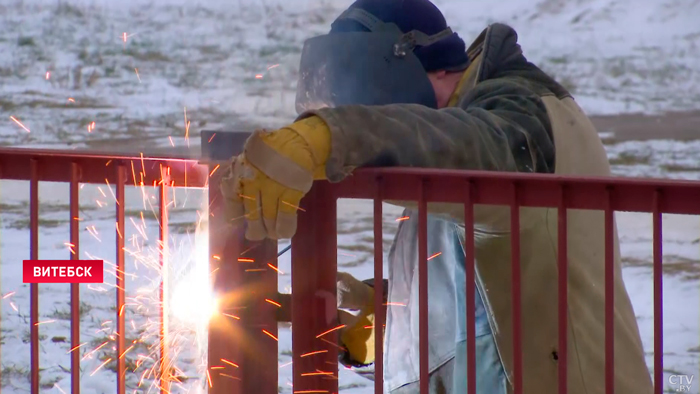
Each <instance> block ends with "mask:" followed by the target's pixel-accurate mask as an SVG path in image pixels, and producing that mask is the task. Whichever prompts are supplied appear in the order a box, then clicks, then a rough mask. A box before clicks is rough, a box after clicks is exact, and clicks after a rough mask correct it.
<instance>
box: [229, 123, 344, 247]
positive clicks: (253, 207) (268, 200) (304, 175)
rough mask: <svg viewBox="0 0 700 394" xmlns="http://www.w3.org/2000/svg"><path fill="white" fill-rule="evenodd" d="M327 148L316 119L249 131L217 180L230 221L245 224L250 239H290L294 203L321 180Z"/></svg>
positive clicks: (294, 222)
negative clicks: (237, 153) (248, 136)
mask: <svg viewBox="0 0 700 394" xmlns="http://www.w3.org/2000/svg"><path fill="white" fill-rule="evenodd" d="M330 149H331V137H330V130H329V129H328V126H326V124H325V123H324V122H323V121H322V120H321V119H320V118H318V117H316V116H312V117H309V118H306V119H303V120H300V121H298V122H295V123H293V124H291V125H289V126H287V127H284V128H282V129H279V130H277V131H272V132H269V131H256V132H255V133H253V135H252V136H250V138H248V141H246V144H245V147H244V150H243V153H242V154H241V155H239V156H237V157H234V158H233V160H232V162H231V166H230V168H228V169H227V172H226V173H225V174H224V176H223V177H222V180H221V191H222V194H223V196H224V199H225V200H226V208H227V213H226V214H227V216H228V218H229V220H231V221H232V223H233V224H238V223H243V221H244V220H245V221H246V222H247V223H248V228H247V229H246V233H245V236H246V238H247V239H249V240H251V241H259V240H262V239H265V238H272V239H280V238H291V237H292V236H293V235H294V233H295V232H296V228H297V216H296V214H297V210H298V209H299V201H301V199H302V197H304V195H305V194H306V193H307V192H308V191H309V189H310V188H311V185H312V183H313V180H314V179H325V178H326V173H325V167H326V161H327V160H328V157H329V156H330Z"/></svg>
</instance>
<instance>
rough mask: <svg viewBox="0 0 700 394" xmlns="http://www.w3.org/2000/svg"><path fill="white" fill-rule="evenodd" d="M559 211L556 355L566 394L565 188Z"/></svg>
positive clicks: (566, 271) (567, 269)
mask: <svg viewBox="0 0 700 394" xmlns="http://www.w3.org/2000/svg"><path fill="white" fill-rule="evenodd" d="M559 193H560V196H559V209H558V211H557V249H558V254H557V268H558V278H557V279H558V282H559V284H558V286H557V291H558V293H559V294H558V296H557V298H558V313H557V315H558V317H559V337H558V338H559V349H558V354H557V362H558V364H557V367H558V369H559V371H558V372H559V394H566V392H567V383H568V374H567V370H568V369H567V368H568V363H567V361H568V358H567V354H568V348H567V344H568V342H567V341H568V339H569V338H568V328H569V319H568V315H569V310H568V300H569V287H568V286H569V263H568V256H569V252H568V235H567V226H568V220H567V219H568V218H567V209H566V187H565V186H564V185H562V186H561V188H560V191H559Z"/></svg>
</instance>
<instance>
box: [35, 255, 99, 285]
mask: <svg viewBox="0 0 700 394" xmlns="http://www.w3.org/2000/svg"><path fill="white" fill-rule="evenodd" d="M103 281H104V263H103V261H102V260H24V262H23V266H22V282H24V283H102V282H103Z"/></svg>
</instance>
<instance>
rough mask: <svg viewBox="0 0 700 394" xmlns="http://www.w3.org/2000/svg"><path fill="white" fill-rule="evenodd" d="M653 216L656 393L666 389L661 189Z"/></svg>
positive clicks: (657, 193) (655, 200)
mask: <svg viewBox="0 0 700 394" xmlns="http://www.w3.org/2000/svg"><path fill="white" fill-rule="evenodd" d="M653 204H654V206H653V207H652V217H653V226H654V393H655V394H662V393H663V390H664V334H663V327H664V312H663V294H664V293H663V284H664V279H663V266H662V265H661V264H662V263H663V243H664V242H663V233H662V217H661V212H662V211H661V191H660V190H656V191H655V192H654V202H653Z"/></svg>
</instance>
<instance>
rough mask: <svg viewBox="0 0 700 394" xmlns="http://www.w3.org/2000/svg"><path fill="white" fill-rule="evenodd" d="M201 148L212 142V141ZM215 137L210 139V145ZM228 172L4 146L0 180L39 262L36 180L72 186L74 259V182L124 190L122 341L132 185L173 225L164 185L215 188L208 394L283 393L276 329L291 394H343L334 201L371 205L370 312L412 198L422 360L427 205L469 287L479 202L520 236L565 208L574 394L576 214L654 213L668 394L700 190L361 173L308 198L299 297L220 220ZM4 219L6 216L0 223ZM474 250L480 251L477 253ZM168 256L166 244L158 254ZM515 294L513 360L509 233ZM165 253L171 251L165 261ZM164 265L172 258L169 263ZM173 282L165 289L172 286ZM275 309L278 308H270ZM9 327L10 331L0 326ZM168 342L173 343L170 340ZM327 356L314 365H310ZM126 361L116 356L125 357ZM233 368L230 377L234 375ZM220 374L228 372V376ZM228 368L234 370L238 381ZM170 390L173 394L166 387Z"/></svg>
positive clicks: (609, 262)
mask: <svg viewBox="0 0 700 394" xmlns="http://www.w3.org/2000/svg"><path fill="white" fill-rule="evenodd" d="M204 139H205V138H203V140H204ZM212 139H213V137H211V138H208V141H209V142H211V140H212ZM219 165H221V163H218V164H217V162H215V161H211V162H210V164H208V168H207V167H206V166H204V165H201V164H198V163H197V162H195V161H191V160H177V159H172V158H153V157H150V158H149V157H125V156H109V155H99V154H89V153H75V152H56V151H41V150H24V149H0V179H13V180H25V181H29V182H30V231H29V234H28V235H29V237H30V247H31V258H37V257H38V250H39V244H38V229H39V227H38V223H39V195H38V185H39V182H41V181H52V182H67V183H69V184H70V218H71V222H70V223H71V225H70V239H71V244H72V245H73V251H74V252H73V253H71V254H70V256H66V257H67V258H70V259H76V258H77V257H78V252H79V237H78V231H79V229H78V225H77V219H76V218H77V217H78V211H77V207H78V193H79V188H78V184H79V183H110V184H111V185H114V186H115V187H116V201H117V212H116V213H117V228H116V231H115V237H116V243H117V256H116V264H117V267H118V269H117V272H120V271H121V273H122V274H121V275H119V276H118V278H117V287H116V290H115V291H116V310H117V313H116V316H115V321H117V333H122V332H124V328H125V322H124V318H123V314H121V313H120V312H121V311H122V310H123V307H124V304H125V300H124V295H125V292H124V286H125V285H126V286H128V283H125V280H124V276H123V272H124V270H123V268H124V257H125V256H124V237H123V234H124V223H125V218H124V188H125V186H140V185H142V184H145V185H154V184H155V185H157V186H159V187H160V188H161V193H160V196H161V198H160V205H159V206H160V219H161V220H160V223H161V224H167V200H166V199H167V193H166V192H167V188H169V187H181V186H190V187H205V186H208V187H209V203H210V206H209V210H210V212H209V214H210V222H209V226H210V230H209V234H210V239H209V261H210V267H211V271H212V276H213V278H214V279H213V281H214V282H213V289H214V291H215V292H216V293H217V294H218V295H219V296H220V297H221V299H222V303H221V304H220V311H219V312H220V313H221V314H222V315H224V316H226V317H227V318H226V319H213V320H212V321H211V323H210V327H209V369H208V372H207V375H208V376H207V378H208V380H209V387H210V389H209V391H210V392H212V393H227V394H229V393H261V394H272V393H277V392H278V378H277V373H278V364H277V360H278V358H277V341H276V339H277V335H278V334H277V323H278V322H280V321H291V323H292V327H293V330H292V353H293V355H292V360H293V365H292V368H293V392H294V393H337V392H338V377H337V371H338V368H337V367H338V357H337V356H338V331H337V328H338V322H337V311H336V303H335V294H336V272H337V255H336V254H337V233H336V232H337V228H336V202H337V199H338V198H363V199H372V200H374V264H375V265H374V273H375V289H376V290H375V310H377V311H381V310H383V305H382V303H383V300H382V298H381V295H382V286H383V283H382V281H381V280H379V279H380V278H381V277H382V272H383V258H382V256H383V250H382V239H383V238H382V201H386V200H391V201H415V202H417V207H418V215H419V236H418V240H417V241H418V251H419V261H418V275H419V294H420V302H419V308H420V312H419V314H420V327H419V336H420V346H419V349H420V353H421V354H427V349H428V347H427V346H428V342H427V334H428V322H427V319H426V317H427V311H428V303H427V302H428V299H427V294H428V287H427V286H428V282H427V261H428V251H427V227H426V224H427V215H428V211H427V204H428V202H447V203H455V204H463V207H464V223H465V224H466V225H465V228H466V242H467V247H466V259H465V264H466V268H467V269H466V277H465V284H466V283H474V280H475V272H474V249H473V245H474V243H473V242H474V230H473V224H474V209H473V206H474V204H489V205H505V206H509V207H510V213H511V218H510V225H511V228H520V215H518V212H519V209H520V208H521V207H554V208H557V209H558V212H559V213H558V224H559V225H558V250H559V254H558V295H559V301H558V304H557V308H558V316H560V317H564V318H563V319H561V318H560V319H559V324H558V330H559V339H558V341H559V349H558V351H559V358H558V359H559V362H558V371H559V374H560V375H559V376H560V379H559V387H558V392H559V393H560V394H564V393H566V392H567V379H566V378H561V377H565V376H566V372H567V367H568V366H567V332H566V327H567V321H566V319H565V317H566V315H567V310H568V305H567V302H566V294H567V281H566V278H567V254H566V249H567V242H566V240H567V226H566V223H567V215H566V210H567V209H589V210H602V211H604V212H605V229H604V230H605V234H606V236H608V235H610V234H612V228H613V224H614V222H613V213H614V211H633V212H649V213H651V214H652V215H653V228H654V244H653V246H654V254H653V260H654V261H653V264H654V265H653V267H654V269H653V271H654V279H653V280H654V319H655V321H654V349H653V351H654V378H655V379H654V380H655V393H657V394H660V393H661V392H662V390H663V384H662V383H663V379H662V377H663V339H662V276H661V261H662V250H661V245H662V243H661V214H662V213H673V214H700V182H684V181H664V180H644V179H623V178H573V177H559V176H553V175H537V174H504V173H492V172H488V173H486V172H467V171H438V170H419V169H402V168H389V169H362V170H358V171H356V172H355V173H354V174H353V175H352V176H350V177H348V179H346V180H345V181H343V182H341V183H339V184H329V183H328V182H317V183H316V184H315V185H314V187H313V188H312V190H311V191H310V193H309V194H308V195H307V196H306V197H305V198H304V199H303V200H302V206H301V208H302V209H301V210H300V211H299V213H298V214H299V219H298V220H299V221H298V230H297V234H296V235H295V237H294V238H293V239H292V272H293V275H292V289H293V291H292V294H291V295H284V294H279V293H278V292H277V271H276V266H277V243H276V242H274V241H269V240H268V241H263V242H247V241H245V239H244V237H243V233H242V231H241V230H240V229H238V230H233V228H232V227H231V225H230V223H229V222H228V220H227V219H226V218H225V216H224V215H223V212H222V210H223V201H222V198H221V194H220V192H219V188H218V185H219V176H220V174H221V171H217V169H218V168H219V167H218V166H219ZM0 214H1V213H0ZM160 237H161V242H160V245H167V242H164V240H167V225H162V227H161V233H160ZM606 239H607V240H608V241H607V244H606V253H605V290H606V291H605V305H606V307H605V319H606V325H605V332H606V335H605V346H606V366H605V382H606V392H607V393H608V394H612V392H613V377H614V375H613V368H614V364H613V360H614V357H615V354H614V351H613V350H614V347H613V335H612V333H613V329H614V327H613V324H612V322H613V319H612V316H613V307H612V305H613V298H612V297H613V293H612V291H611V289H612V285H613V277H614V271H613V268H614V266H613V259H614V255H613V252H614V249H613V246H612V244H611V242H610V238H606ZM469 246H471V247H469ZM161 247H165V246H161ZM510 247H511V250H512V251H513V253H511V256H512V261H511V268H512V275H511V277H512V284H511V286H512V289H513V292H512V297H513V301H514V302H513V309H512V310H513V327H514V329H513V344H514V349H513V354H515V355H520V354H521V351H522V340H523V338H522V333H521V318H522V316H521V314H522V306H521V305H520V303H519V302H515V301H517V300H518V299H519V292H520V289H521V272H520V261H519V256H520V253H518V251H519V250H520V238H519V236H518V232H513V236H512V237H511V244H510ZM161 255H162V256H165V255H166V254H164V253H163V254H161ZM161 264H163V265H165V266H167V261H165V260H161ZM164 286H167V283H165V285H164ZM38 287H39V285H36V284H33V285H31V287H30V320H31V321H30V333H31V335H30V337H31V338H30V339H31V340H30V349H29V352H30V358H31V374H30V376H31V393H33V394H34V393H38V392H39V390H40V388H39V326H38V324H37V323H38V322H39V321H38V318H39V292H38ZM163 291H164V289H163V288H161V295H160V297H161V301H164V303H163V308H164V309H163V312H162V313H161V330H162V331H161V332H162V334H163V335H165V332H166V329H165V326H164V325H165V324H166V322H165V320H166V319H164V318H163V316H165V315H167V310H166V308H167V307H168V306H167V302H165V301H166V300H164V299H163ZM70 294H71V331H70V332H71V347H75V346H78V345H79V344H80V338H79V293H78V287H77V285H71V287H70ZM466 294H467V301H466V308H467V313H466V316H467V325H466V327H467V330H468V331H467V338H468V342H467V352H468V365H469V369H468V382H469V387H468V393H469V394H474V393H475V388H476V386H475V379H474V377H475V362H474V361H475V357H476V354H475V342H474V340H475V339H474V334H475V332H474V292H473V291H467V292H466ZM266 300H272V301H274V302H275V303H276V304H277V305H273V304H272V303H270V302H269V301H266ZM0 324H1V323H0ZM383 325H384V321H383V315H382V314H381V313H380V314H378V316H377V317H376V321H375V325H374V329H375V334H376V336H375V338H376V342H375V354H376V363H375V366H376V369H375V373H376V379H375V390H374V391H375V393H377V394H379V393H382V392H383V379H382V376H383V375H382V365H383V364H382V363H383V356H382V349H383V343H382V338H383V335H382V331H381V330H382V327H383ZM162 343H164V342H162ZM124 351H125V344H124V341H123V337H122V336H119V340H118V341H117V354H119V355H122V354H123V353H124ZM317 351H322V354H320V355H319V356H315V357H304V355H307V354H308V353H310V352H317ZM74 353H75V354H73V355H71V382H72V385H71V388H72V392H73V393H78V392H79V390H80V387H79V382H80V379H79V374H80V368H79V366H80V357H79V353H78V352H74ZM120 359H121V358H120ZM160 362H161V363H162V365H166V363H167V349H166V348H165V347H163V348H162V350H161V360H160ZM231 366H232V367H231ZM224 367H225V368H224ZM232 370H233V371H234V372H232ZM522 371H523V365H522V358H521V357H515V358H514V365H513V380H512V383H513V386H514V387H513V388H514V393H516V394H520V393H522V387H523V375H522ZM427 377H428V360H427V357H422V358H421V361H420V378H421V382H420V388H421V393H428V379H427ZM161 386H162V387H161V391H162V392H167V387H164V386H165V384H162V385H161ZM115 391H116V392H117V393H118V394H123V393H124V392H125V365H124V363H123V361H120V362H119V363H118V366H117V387H116V388H115Z"/></svg>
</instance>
